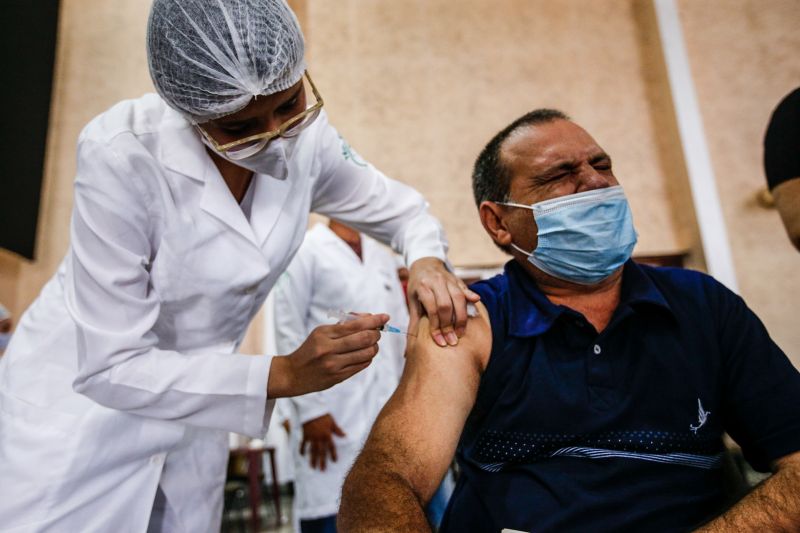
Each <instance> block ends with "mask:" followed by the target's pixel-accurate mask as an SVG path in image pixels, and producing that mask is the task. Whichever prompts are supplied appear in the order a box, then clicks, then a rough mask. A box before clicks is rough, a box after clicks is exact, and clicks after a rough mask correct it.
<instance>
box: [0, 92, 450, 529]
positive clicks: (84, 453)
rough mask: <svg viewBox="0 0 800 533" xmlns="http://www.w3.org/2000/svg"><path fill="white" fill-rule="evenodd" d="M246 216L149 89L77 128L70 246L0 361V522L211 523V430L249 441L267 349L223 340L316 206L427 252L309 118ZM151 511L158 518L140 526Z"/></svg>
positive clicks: (257, 298)
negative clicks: (246, 348)
mask: <svg viewBox="0 0 800 533" xmlns="http://www.w3.org/2000/svg"><path fill="white" fill-rule="evenodd" d="M251 186H252V187H255V189H254V191H253V195H254V196H253V207H252V214H251V217H250V220H249V222H248V220H247V219H246V218H245V216H244V214H243V213H242V210H241V208H240V206H239V205H238V204H237V203H236V201H235V200H234V198H233V196H232V195H231V193H230V192H229V190H228V189H227V187H226V185H225V183H224V181H223V179H222V177H221V176H220V174H219V172H218V171H217V169H216V167H215V166H214V164H213V162H212V161H211V159H210V158H209V157H208V155H207V154H206V152H205V149H204V147H203V145H202V143H201V142H200V140H199V138H198V134H197V133H196V132H195V130H194V129H193V128H192V127H191V126H190V125H189V124H188V123H187V122H186V121H185V120H184V119H183V118H182V117H181V116H180V115H178V114H177V113H176V112H175V111H173V110H171V109H170V108H168V107H167V106H166V105H165V104H164V103H163V101H162V100H161V99H160V98H159V97H158V96H156V95H146V96H144V97H142V98H139V99H137V100H131V101H125V102H122V103H120V104H117V105H116V106H114V107H113V108H111V109H110V110H109V111H107V112H105V113H103V114H102V115H100V116H99V117H97V118H96V119H94V120H93V121H92V122H91V123H90V124H89V125H88V126H87V127H86V128H85V129H84V131H83V132H82V134H81V137H80V139H79V143H78V169H77V178H76V182H75V203H74V210H73V216H72V226H71V245H70V249H69V251H68V252H67V255H66V257H65V259H64V261H63V263H62V265H61V267H60V268H59V270H58V273H57V274H56V275H55V276H54V277H53V279H51V280H50V282H48V284H47V285H46V286H45V288H44V289H43V290H42V293H41V295H40V296H39V297H38V299H37V300H36V301H35V302H34V303H33V305H32V306H31V307H30V308H29V309H28V311H27V312H26V313H25V314H24V315H23V317H22V318H21V320H20V324H19V326H18V328H17V331H16V332H15V334H14V337H13V339H12V341H11V344H10V346H9V347H8V350H7V352H6V354H5V356H4V357H3V358H2V359H0V480H1V481H0V530H2V531H26V532H27V531H115V532H125V531H130V532H142V531H145V530H146V529H147V528H148V523H149V519H150V514H151V509H152V506H153V501H154V496H155V494H156V490H157V488H158V487H159V486H160V489H161V491H162V492H163V495H164V496H165V497H166V500H167V511H166V512H165V513H158V514H159V516H157V517H155V518H154V522H153V523H152V524H151V526H152V527H153V528H154V529H159V528H160V529H161V530H169V531H191V532H202V531H219V520H220V511H221V507H222V488H223V481H224V477H225V469H226V463H227V438H226V437H227V432H228V431H234V432H238V433H243V434H247V435H252V436H263V434H264V432H265V431H266V427H267V422H268V419H269V414H270V412H271V408H272V405H271V404H272V402H271V401H269V402H268V401H267V397H266V392H267V391H266V388H267V377H268V374H269V367H270V362H271V356H269V355H261V356H250V355H242V354H237V353H236V348H237V347H238V345H239V343H240V342H241V340H242V337H243V335H244V332H245V328H246V326H247V325H248V323H249V322H250V320H251V318H252V317H253V315H254V314H255V313H256V311H257V310H258V309H259V307H260V306H261V304H262V302H263V301H264V298H265V297H266V295H267V293H268V292H269V290H270V288H271V287H272V286H273V284H274V283H275V281H276V279H277V278H278V276H279V275H280V273H281V272H282V271H283V270H284V269H285V268H286V266H287V265H288V264H289V261H290V260H291V259H292V256H293V255H294V253H295V251H296V250H297V248H298V247H299V246H300V243H301V241H302V239H303V234H304V231H305V228H306V225H307V219H308V213H309V212H310V211H317V212H320V213H322V214H326V215H332V216H335V217H336V218H338V219H340V220H342V221H344V222H346V223H348V224H350V225H352V226H354V227H356V228H358V229H359V230H361V231H364V232H366V233H368V234H371V235H372V236H374V237H375V238H377V239H379V240H381V241H383V242H387V243H391V244H392V246H393V247H394V248H395V249H397V250H401V251H403V252H404V253H405V256H406V261H407V262H409V264H410V262H413V261H414V260H416V259H419V258H420V257H425V256H433V257H438V258H440V259H444V256H445V252H446V243H445V240H444V236H443V234H442V232H441V228H440V226H439V224H438V222H437V221H436V220H435V219H434V218H432V217H431V216H430V215H429V214H428V212H427V204H426V203H425V201H424V199H423V198H422V197H421V196H420V195H419V194H418V193H417V192H415V191H414V190H413V189H411V188H409V187H407V186H405V185H402V184H400V183H398V182H395V181H392V180H389V179H388V178H386V177H385V176H383V175H382V174H381V173H380V172H378V171H377V170H375V169H374V168H373V167H372V166H370V165H368V164H365V163H364V162H363V161H361V160H360V159H359V158H358V156H357V155H356V154H354V153H353V152H352V151H351V150H350V149H349V147H348V146H347V144H346V143H344V141H342V140H341V139H340V138H339V136H338V135H337V133H336V131H335V130H334V129H333V128H332V127H331V126H330V125H329V124H328V121H327V117H326V116H325V114H324V113H323V114H322V115H321V116H320V117H319V118H318V119H317V120H316V121H315V122H314V123H313V124H312V125H311V126H310V127H309V128H308V129H306V130H304V131H303V133H302V134H301V136H300V137H299V139H298V142H297V144H296V145H295V147H294V151H293V153H292V157H291V159H290V163H289V177H288V179H287V180H286V181H279V180H275V179H272V178H270V177H268V176H263V175H257V176H255V178H254V180H253V183H252V185H251ZM156 520H158V523H156Z"/></svg>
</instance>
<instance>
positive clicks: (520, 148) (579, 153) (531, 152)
mask: <svg viewBox="0 0 800 533" xmlns="http://www.w3.org/2000/svg"><path fill="white" fill-rule="evenodd" d="M501 152H502V157H503V159H504V160H505V161H506V162H507V163H508V164H511V165H513V164H514V163H515V162H517V163H518V162H520V161H522V162H524V163H525V164H526V165H528V166H530V165H536V166H538V165H548V164H552V163H555V162H557V161H561V160H574V159H583V158H589V157H593V156H595V155H598V154H602V153H603V149H602V148H601V147H600V146H599V145H598V144H597V142H596V141H595V140H594V139H593V138H592V136H591V135H589V133H588V132H587V131H586V130H584V129H583V128H581V127H580V126H578V125H577V124H575V123H574V122H571V121H569V120H562V119H558V120H554V121H551V122H545V123H542V124H534V125H529V126H523V127H521V128H519V129H517V130H516V131H515V132H514V133H512V134H511V135H509V137H508V139H506V142H504V143H503V146H502V150H501Z"/></svg>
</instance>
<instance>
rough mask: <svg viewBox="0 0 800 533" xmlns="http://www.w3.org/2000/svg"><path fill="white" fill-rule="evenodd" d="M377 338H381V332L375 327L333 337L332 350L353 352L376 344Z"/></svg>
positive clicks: (339, 352)
mask: <svg viewBox="0 0 800 533" xmlns="http://www.w3.org/2000/svg"><path fill="white" fill-rule="evenodd" d="M379 340H381V332H380V331H378V330H376V329H368V330H366V331H359V332H357V333H353V334H351V335H348V336H347V337H339V338H338V339H334V340H333V341H332V343H333V344H332V351H333V352H334V353H337V354H343V353H348V352H354V351H356V350H361V349H363V348H367V347H369V346H374V345H377V344H378V341H379Z"/></svg>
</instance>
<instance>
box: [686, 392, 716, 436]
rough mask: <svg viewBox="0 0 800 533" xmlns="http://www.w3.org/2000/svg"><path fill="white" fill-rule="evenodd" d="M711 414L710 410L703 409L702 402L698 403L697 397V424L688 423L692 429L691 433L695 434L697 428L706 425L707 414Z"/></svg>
mask: <svg viewBox="0 0 800 533" xmlns="http://www.w3.org/2000/svg"><path fill="white" fill-rule="evenodd" d="M710 414H711V411H706V410H705V409H703V404H702V403H700V398H698V399H697V425H696V426H695V425H694V424H689V429H691V430H692V433H694V434H695V435H697V430H698V429H700V428H701V427H703V426H705V425H706V420H708V415H710Z"/></svg>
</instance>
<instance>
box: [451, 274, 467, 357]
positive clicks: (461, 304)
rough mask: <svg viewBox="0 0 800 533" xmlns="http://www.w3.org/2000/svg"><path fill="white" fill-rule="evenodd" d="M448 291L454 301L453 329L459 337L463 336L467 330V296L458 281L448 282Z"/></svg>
mask: <svg viewBox="0 0 800 533" xmlns="http://www.w3.org/2000/svg"><path fill="white" fill-rule="evenodd" d="M447 292H449V293H450V300H451V301H452V302H453V329H454V330H455V334H456V335H457V336H458V337H463V336H464V332H465V331H467V297H466V296H465V295H464V291H463V290H462V289H461V287H459V286H458V285H457V284H456V283H448V284H447ZM456 342H458V341H456ZM451 344H452V343H451Z"/></svg>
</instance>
